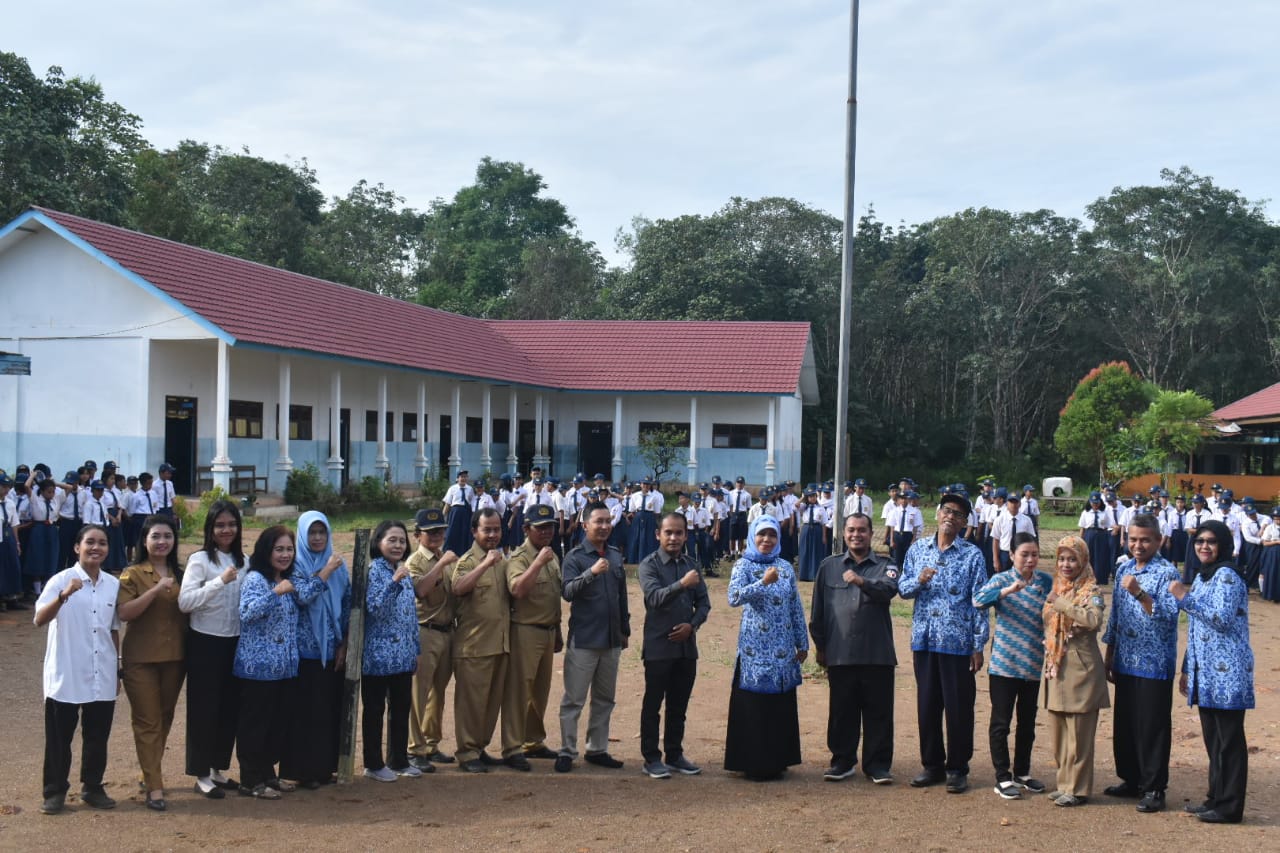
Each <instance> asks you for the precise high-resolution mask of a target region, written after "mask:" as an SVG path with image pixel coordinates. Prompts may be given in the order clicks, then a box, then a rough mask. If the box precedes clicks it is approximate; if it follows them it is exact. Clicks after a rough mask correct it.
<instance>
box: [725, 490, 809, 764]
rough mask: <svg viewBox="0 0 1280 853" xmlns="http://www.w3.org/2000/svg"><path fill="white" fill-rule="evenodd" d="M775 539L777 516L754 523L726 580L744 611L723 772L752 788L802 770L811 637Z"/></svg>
mask: <svg viewBox="0 0 1280 853" xmlns="http://www.w3.org/2000/svg"><path fill="white" fill-rule="evenodd" d="M778 539H779V530H778V522H777V521H776V520H775V519H774V518H773V516H771V515H762V516H760V517H759V518H757V519H756V520H755V521H754V522H753V523H752V525H751V531H750V534H749V536H748V544H747V550H746V553H744V554H743V555H742V558H741V559H739V560H738V562H737V563H736V564H735V565H734V567H733V576H732V577H731V578H730V580H729V606H730V607H741V608H742V622H741V625H740V627H739V628H738V660H737V664H736V666H735V667H734V671H733V687H732V690H731V692H730V694H729V727H728V733H727V734H726V737H725V748H724V769H725V770H731V771H736V772H740V773H743V774H745V775H746V777H747V778H748V779H752V780H755V781H764V780H767V779H776V778H778V777H780V776H782V774H783V773H785V772H786V769H787V768H788V767H790V766H791V765H793V764H799V763H800V719H799V715H798V712H797V710H796V688H797V687H799V686H800V680H801V676H800V664H801V663H803V662H804V659H805V657H806V656H807V655H808V654H809V633H808V630H807V629H806V627H805V621H804V607H803V605H801V603H800V592H799V590H798V589H797V587H796V575H795V572H794V571H793V570H792V568H791V564H790V563H788V562H787V561H786V560H783V559H781V558H780V557H779V556H778V555H779V553H780V551H781V550H782V549H781V546H780V544H779V541H778Z"/></svg>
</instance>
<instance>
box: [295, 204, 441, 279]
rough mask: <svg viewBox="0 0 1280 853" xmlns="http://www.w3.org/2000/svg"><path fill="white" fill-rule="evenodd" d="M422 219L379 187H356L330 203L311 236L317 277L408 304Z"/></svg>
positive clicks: (311, 250) (310, 243) (312, 264)
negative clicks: (392, 297) (404, 300)
mask: <svg viewBox="0 0 1280 853" xmlns="http://www.w3.org/2000/svg"><path fill="white" fill-rule="evenodd" d="M422 219H423V218H422V215H421V214H419V213H418V212H417V211H415V210H413V209H411V208H406V207H404V199H403V198H402V197H400V196H398V195H396V194H395V193H394V192H392V191H391V190H389V189H387V188H386V187H384V186H383V185H382V184H377V185H375V186H369V184H368V182H367V181H360V182H359V183H357V184H356V185H355V186H354V187H352V188H351V192H349V193H347V195H346V197H344V198H338V197H334V199H333V202H332V204H331V205H330V207H329V208H328V209H327V210H326V211H324V214H323V216H322V217H321V221H320V224H319V225H318V226H317V227H316V228H314V229H312V230H311V232H310V234H309V248H310V254H311V257H310V264H311V266H312V267H313V268H314V270H315V274H316V275H318V276H320V277H322V278H326V279H330V280H331V281H337V282H341V283H343V284H349V285H351V286H352V287H358V288H360V289H361V290H369V291H372V292H374V293H381V294H383V295H384V296H394V297H397V298H399V299H407V298H410V297H411V296H412V295H413V292H412V287H411V284H410V280H411V277H412V275H413V270H414V268H415V266H416V262H417V248H418V245H419V232H420V231H421V229H422Z"/></svg>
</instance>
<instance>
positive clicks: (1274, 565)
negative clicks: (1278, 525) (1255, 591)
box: [1259, 545, 1280, 602]
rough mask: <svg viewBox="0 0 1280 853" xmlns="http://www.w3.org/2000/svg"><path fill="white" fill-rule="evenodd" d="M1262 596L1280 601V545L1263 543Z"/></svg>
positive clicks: (1268, 599) (1269, 599)
mask: <svg viewBox="0 0 1280 853" xmlns="http://www.w3.org/2000/svg"><path fill="white" fill-rule="evenodd" d="M1259 547H1261V548H1262V573H1261V575H1260V576H1259V578H1260V580H1261V586H1262V597H1263V598H1265V599H1266V600H1267V601H1276V602H1280V545H1262V546H1259Z"/></svg>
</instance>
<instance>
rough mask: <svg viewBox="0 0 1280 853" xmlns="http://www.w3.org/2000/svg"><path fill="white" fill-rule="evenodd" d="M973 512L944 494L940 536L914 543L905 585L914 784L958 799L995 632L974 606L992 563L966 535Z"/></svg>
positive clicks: (965, 781)
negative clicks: (909, 603) (916, 729)
mask: <svg viewBox="0 0 1280 853" xmlns="http://www.w3.org/2000/svg"><path fill="white" fill-rule="evenodd" d="M971 509H972V506H971V505H970V503H969V499H968V498H966V497H964V496H963V495H958V494H949V495H945V496H944V497H943V498H942V501H941V503H940V504H939V505H938V532H937V533H936V534H935V535H934V536H932V537H930V538H928V539H921V540H919V541H917V542H914V543H913V544H912V545H911V548H910V550H908V551H907V559H906V564H905V565H904V566H903V567H902V577H901V578H900V579H899V581H898V592H899V594H900V595H901V596H902V597H903V598H908V599H915V600H916V601H915V607H914V608H913V610H912V617H911V651H912V656H913V663H914V666H915V675H916V704H917V712H918V717H919V723H920V763H921V764H922V765H923V770H922V772H921V773H920V774H919V775H918V776H916V777H915V778H914V779H912V780H911V785H912V787H915V788H923V787H928V786H930V785H937V784H939V783H941V782H943V781H945V782H946V783H947V792H948V793H953V794H959V793H963V792H965V791H967V790H968V789H969V759H970V758H972V757H973V725H974V714H973V709H974V702H975V701H976V700H977V683H976V681H975V675H976V673H977V672H978V670H980V669H982V661H983V656H982V649H983V647H984V646H985V645H986V643H987V636H988V633H989V631H990V627H989V625H988V622H987V614H986V613H985V612H983V611H982V610H979V609H978V608H977V607H975V606H974V605H973V600H974V599H975V598H977V596H978V593H979V591H980V590H981V589H982V585H983V584H984V583H985V582H986V580H987V572H986V564H985V562H984V561H983V559H982V554H981V552H979V550H978V549H977V548H976V547H975V546H974V545H973V544H972V543H969V542H966V541H965V540H964V539H963V538H961V536H960V534H961V533H962V532H963V530H964V525H965V522H966V520H967V519H968V517H969V511H970V510H971ZM944 718H945V720H946V741H945V742H944V740H943V719H944Z"/></svg>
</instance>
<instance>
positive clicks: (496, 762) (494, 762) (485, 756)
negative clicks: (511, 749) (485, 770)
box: [480, 750, 502, 767]
mask: <svg viewBox="0 0 1280 853" xmlns="http://www.w3.org/2000/svg"><path fill="white" fill-rule="evenodd" d="M480 763H481V764H483V765H484V766H485V767H501V766H502V760H501V759H499V758H494V757H493V756H492V755H490V754H489V753H487V752H485V751H483V750H481V751H480Z"/></svg>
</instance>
